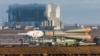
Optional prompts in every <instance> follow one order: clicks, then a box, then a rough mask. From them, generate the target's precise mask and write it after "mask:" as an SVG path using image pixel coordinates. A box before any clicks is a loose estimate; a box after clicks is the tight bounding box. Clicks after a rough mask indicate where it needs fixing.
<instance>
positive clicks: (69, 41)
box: [55, 39, 78, 46]
mask: <svg viewBox="0 0 100 56" xmlns="http://www.w3.org/2000/svg"><path fill="white" fill-rule="evenodd" d="M55 45H56V46H77V45H78V42H77V41H76V40H73V39H66V40H60V39H58V40H57V41H56V42H55Z"/></svg>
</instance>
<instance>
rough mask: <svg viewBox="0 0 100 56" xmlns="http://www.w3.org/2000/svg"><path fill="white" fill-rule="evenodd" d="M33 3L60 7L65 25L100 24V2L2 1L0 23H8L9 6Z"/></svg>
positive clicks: (65, 0) (83, 0)
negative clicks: (52, 4)
mask: <svg viewBox="0 0 100 56" xmlns="http://www.w3.org/2000/svg"><path fill="white" fill-rule="evenodd" d="M32 3H40V4H47V3H54V4H58V5H60V8H61V18H62V21H63V22H64V24H75V23H79V24H100V0H0V22H1V23H2V21H3V22H4V21H7V19H8V16H7V13H6V10H7V9H8V6H9V5H13V4H32Z"/></svg>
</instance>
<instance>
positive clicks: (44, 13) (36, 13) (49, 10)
mask: <svg viewBox="0 0 100 56" xmlns="http://www.w3.org/2000/svg"><path fill="white" fill-rule="evenodd" d="M8 23H9V24H10V25H9V26H10V27H13V26H15V25H16V24H17V25H21V26H34V27H40V28H50V27H51V28H52V27H54V28H59V29H60V28H61V18H60V7H59V6H58V5H56V4H47V5H46V4H27V5H18V4H14V5H10V6H9V9H8V22H7V23H6V24H8ZM6 24H5V25H6Z"/></svg>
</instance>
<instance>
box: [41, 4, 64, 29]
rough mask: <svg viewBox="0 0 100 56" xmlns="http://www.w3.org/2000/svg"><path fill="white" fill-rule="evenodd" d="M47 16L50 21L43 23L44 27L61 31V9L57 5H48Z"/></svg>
mask: <svg viewBox="0 0 100 56" xmlns="http://www.w3.org/2000/svg"><path fill="white" fill-rule="evenodd" d="M46 16H47V18H48V20H46V21H43V26H51V27H54V29H61V28H62V27H61V26H62V23H61V17H60V7H59V6H58V5H56V4H47V6H46Z"/></svg>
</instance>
